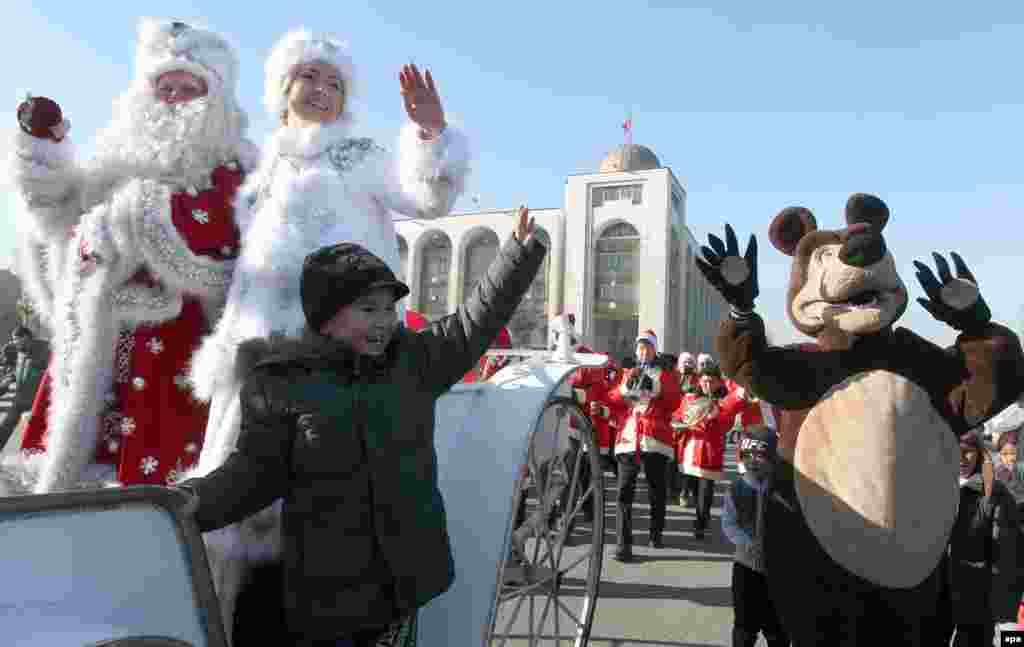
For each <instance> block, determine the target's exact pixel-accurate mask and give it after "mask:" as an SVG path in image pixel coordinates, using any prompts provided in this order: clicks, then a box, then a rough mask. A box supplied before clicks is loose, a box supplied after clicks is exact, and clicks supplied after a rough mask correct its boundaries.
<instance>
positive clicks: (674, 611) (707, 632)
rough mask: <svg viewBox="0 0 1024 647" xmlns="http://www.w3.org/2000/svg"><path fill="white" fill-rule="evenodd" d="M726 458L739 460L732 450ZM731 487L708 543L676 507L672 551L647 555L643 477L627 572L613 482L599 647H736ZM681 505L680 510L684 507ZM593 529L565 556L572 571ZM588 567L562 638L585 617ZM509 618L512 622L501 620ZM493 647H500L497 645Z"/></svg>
mask: <svg viewBox="0 0 1024 647" xmlns="http://www.w3.org/2000/svg"><path fill="white" fill-rule="evenodd" d="M726 454H727V456H735V450H734V448H733V447H732V446H729V447H728V449H727V452H726ZM726 468H727V472H728V473H729V475H730V478H735V476H736V471H735V465H734V464H733V463H732V462H731V461H730V462H728V463H727V466H726ZM730 482H731V481H723V482H721V483H719V486H718V488H717V491H716V496H715V501H714V508H713V511H712V514H713V515H714V519H713V521H712V525H711V527H710V528H709V530H708V533H707V535H706V538H705V539H704V540H703V541H697V540H696V539H694V538H693V523H694V511H693V509H692V508H683V507H681V506H679V505H669V507H668V512H667V519H666V529H665V535H664V540H665V547H664V548H663V549H660V550H656V549H652V548H648V547H647V539H648V536H647V531H648V523H649V520H650V515H649V508H648V505H647V490H646V487H645V483H644V479H643V478H642V477H641V479H640V482H639V483H638V487H637V496H636V500H635V508H634V512H633V526H634V528H633V530H634V549H633V552H634V555H635V561H633V562H631V563H629V564H622V563H620V562H617V561H615V560H613V559H611V554H612V552H613V551H614V543H615V503H614V502H615V488H614V482H613V479H612V478H611V477H610V476H609V477H608V478H607V479H606V485H607V487H606V492H605V511H606V516H605V532H604V536H605V548H604V560H603V567H602V571H601V583H600V591H599V596H598V599H597V603H596V611H595V615H594V621H593V625H592V631H591V640H590V644H591V645H593V646H594V647H632V646H645V647H708V646H711V645H730V644H731V631H732V621H733V613H732V593H731V588H730V582H731V577H732V554H733V551H732V544H730V543H729V542H728V540H726V539H725V537H724V536H723V535H722V532H721V525H720V516H721V509H722V500H723V499H722V497H723V495H724V494H725V493H726V491H727V488H728V486H729V483H730ZM677 503H678V502H677ZM591 532H592V531H591V528H590V526H589V525H584V526H582V527H580V528H577V530H576V533H575V535H574V541H573V542H572V547H571V548H569V549H567V550H566V556H565V557H564V558H563V559H562V563H563V564H564V563H567V562H568V563H571V562H572V561H573V560H574V559H576V558H577V556H585V555H586V554H587V553H588V552H589V550H590V547H591V542H590V537H591ZM585 575H586V564H585V563H584V564H581V565H580V566H579V567H577V568H574V569H572V570H571V571H570V572H569V573H568V577H567V578H566V579H565V580H563V581H562V585H561V589H560V590H561V593H560V600H561V601H562V603H563V604H564V605H565V606H564V607H563V608H564V609H565V611H566V612H567V613H561V614H559V615H560V618H561V620H562V622H561V623H560V627H559V631H558V632H557V633H558V635H562V636H566V637H567V636H569V635H571V634H572V633H573V632H572V630H571V627H573V626H574V625H573V624H572V623H571V616H569V615H568V614H570V613H571V614H574V615H576V616H577V617H578V615H579V614H580V609H581V607H582V603H583V597H582V595H583V592H584V590H585ZM538 593H539V595H537V602H536V606H535V609H534V613H535V614H536V615H535V616H534V618H535V621H534V622H533V623H529V624H532V625H533V626H538V623H537V620H536V619H537V618H539V617H540V616H541V614H542V613H543V602H544V601H545V597H546V596H545V594H544V593H543V592H541V591H539V592H538ZM528 609H529V605H528V604H525V605H523V609H522V610H521V611H520V613H519V614H518V616H517V619H516V620H515V621H513V622H514V627H515V630H514V631H510V633H516V634H519V635H520V636H521V635H522V633H521V632H524V631H525V630H526V626H528V620H526V617H527V615H528V613H529V610H528ZM500 617H506V618H507V617H509V616H500ZM553 629H554V626H553V621H550V620H549V621H548V622H547V624H546V626H545V631H544V633H545V634H552V635H554V634H555V632H554V631H553ZM492 644H494V645H499V644H501V641H500V640H499V641H495V642H494V643H492ZM506 644H507V645H510V646H511V645H516V646H518V645H526V644H527V641H525V640H510V641H508V642H507V643H506ZM540 644H541V645H544V646H545V647H546V646H548V645H552V646H553V645H563V646H564V645H572V644H573V643H572V641H571V640H568V639H563V640H562V641H561V642H557V641H555V640H553V639H551V640H542V641H541V643H540Z"/></svg>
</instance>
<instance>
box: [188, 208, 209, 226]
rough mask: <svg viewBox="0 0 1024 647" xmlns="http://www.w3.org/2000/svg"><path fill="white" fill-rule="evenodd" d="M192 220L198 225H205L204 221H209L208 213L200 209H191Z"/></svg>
mask: <svg viewBox="0 0 1024 647" xmlns="http://www.w3.org/2000/svg"><path fill="white" fill-rule="evenodd" d="M192 220H195V221H196V222H198V223H199V224H200V225H205V224H206V223H208V222H210V214H209V213H207V212H206V211H203V210H202V209H193V210H192Z"/></svg>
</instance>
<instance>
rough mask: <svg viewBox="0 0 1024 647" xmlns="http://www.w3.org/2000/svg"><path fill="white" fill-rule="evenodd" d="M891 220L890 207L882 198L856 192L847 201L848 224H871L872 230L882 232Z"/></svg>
mask: <svg viewBox="0 0 1024 647" xmlns="http://www.w3.org/2000/svg"><path fill="white" fill-rule="evenodd" d="M888 222H889V207H887V206H886V204H885V203H884V202H882V199H881V198H879V197H877V196H873V195H868V194H867V193H854V194H853V195H851V196H850V199H849V200H847V201H846V224H847V225H859V224H867V225H871V230H872V231H873V232H875V233H876V234H881V233H882V230H883V229H885V225H886V223H888Z"/></svg>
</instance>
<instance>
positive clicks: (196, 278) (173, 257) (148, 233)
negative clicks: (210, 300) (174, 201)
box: [140, 188, 234, 292]
mask: <svg viewBox="0 0 1024 647" xmlns="http://www.w3.org/2000/svg"><path fill="white" fill-rule="evenodd" d="M166 197H167V196H166V193H165V191H155V190H153V188H149V189H148V190H145V191H144V192H143V197H142V205H143V211H144V214H143V217H142V223H141V232H140V233H141V236H142V239H143V243H144V244H143V248H144V252H145V253H146V254H147V255H150V254H151V255H152V260H153V261H155V264H156V265H158V266H160V267H166V268H169V269H170V270H172V271H173V272H175V273H176V274H177V275H178V276H182V277H186V278H188V279H189V281H191V282H194V283H198V284H201V285H202V286H203V287H205V288H207V289H211V290H217V291H220V292H223V291H226V290H227V288H228V286H229V285H230V284H231V273H232V270H233V269H234V262H233V261H218V260H215V259H212V258H206V257H201V256H196V255H195V254H192V253H191V251H190V250H188V248H187V247H185V246H184V245H183V243H181V242H180V241H176V240H175V236H176V235H175V234H172V233H171V232H170V231H168V229H167V225H166V224H165V223H164V222H163V221H164V218H163V216H162V212H163V206H162V205H163V204H164V203H165V202H166Z"/></svg>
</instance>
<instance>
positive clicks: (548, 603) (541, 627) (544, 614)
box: [530, 594, 551, 644]
mask: <svg viewBox="0 0 1024 647" xmlns="http://www.w3.org/2000/svg"><path fill="white" fill-rule="evenodd" d="M550 609H551V595H550V594H549V595H548V599H547V601H546V602H545V603H544V611H542V612H541V614H540V622H539V623H537V625H536V627H537V631H536V632H534V626H533V625H530V635H531V637H532V638H533V639H534V640H533V641H531V642H533V644H536V641H537V639H539V638H540V637H541V636H542V635H543V633H544V623H545V622H546V621H547V619H548V611H549V610H550Z"/></svg>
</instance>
